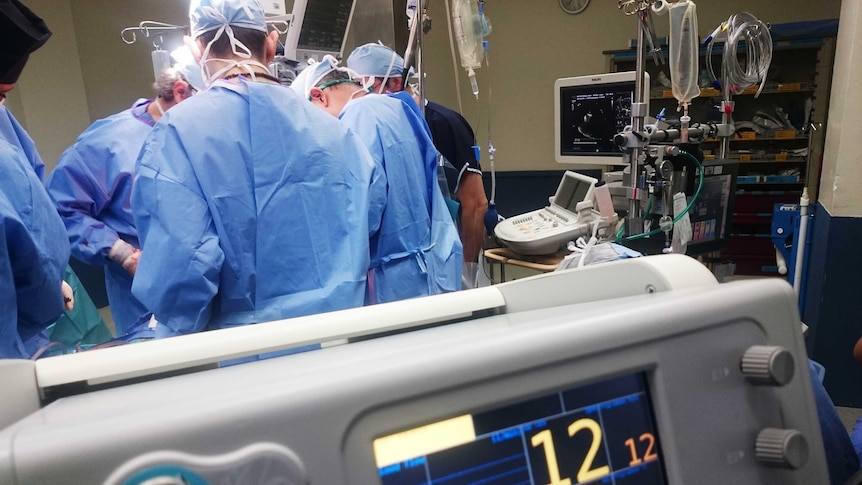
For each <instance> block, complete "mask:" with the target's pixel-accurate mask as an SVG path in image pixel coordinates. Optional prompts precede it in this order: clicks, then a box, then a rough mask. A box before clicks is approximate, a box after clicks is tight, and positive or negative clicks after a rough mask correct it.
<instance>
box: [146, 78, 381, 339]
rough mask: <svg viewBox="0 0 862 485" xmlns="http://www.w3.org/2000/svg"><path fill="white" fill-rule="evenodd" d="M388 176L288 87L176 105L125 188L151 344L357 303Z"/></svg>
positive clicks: (233, 91)
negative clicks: (138, 246) (138, 244)
mask: <svg viewBox="0 0 862 485" xmlns="http://www.w3.org/2000/svg"><path fill="white" fill-rule="evenodd" d="M384 201H385V175H384V174H383V173H382V171H380V170H379V169H378V168H377V167H376V165H375V164H374V162H373V160H372V159H371V158H370V156H369V154H368V151H367V150H366V149H365V148H364V147H363V146H362V145H361V143H360V142H359V140H357V139H356V137H355V136H354V135H352V134H350V133H349V132H347V130H346V129H345V128H344V127H343V125H342V124H341V123H339V122H338V121H337V120H336V119H335V118H333V117H332V116H329V115H327V114H326V113H325V112H323V111H321V110H320V109H319V108H316V107H315V106H313V105H312V104H311V103H309V102H308V101H306V100H305V99H302V98H301V97H300V96H299V95H297V94H296V93H295V92H294V91H293V90H291V89H290V88H287V87H284V86H279V85H274V84H266V83H259V82H248V83H246V82H245V81H244V80H243V81H242V82H225V81H220V82H217V83H215V84H214V85H213V86H212V87H210V88H209V89H207V90H206V91H203V92H201V93H199V94H197V95H196V96H194V97H192V98H190V99H188V100H186V101H183V102H182V103H180V104H179V105H177V106H176V107H174V108H172V109H171V110H170V111H169V112H168V113H167V115H166V116H165V117H163V118H162V119H161V120H160V121H159V123H158V124H157V125H156V127H155V128H154V129H153V131H152V133H151V134H150V136H149V137H148V138H147V141H146V143H145V145H144V149H143V151H142V152H141V156H140V159H139V161H138V173H137V176H136V178H135V184H134V187H133V189H132V208H133V211H134V213H135V221H136V222H137V227H138V232H139V234H140V237H141V241H142V243H143V252H142V253H141V260H140V263H139V264H138V271H137V273H136V275H135V281H134V284H133V286H132V291H133V293H134V294H135V296H137V297H138V299H140V300H141V301H142V302H144V304H145V305H147V307H148V308H150V309H152V310H153V313H154V314H155V317H156V319H157V320H158V322H159V325H158V326H157V327H156V334H157V336H158V337H166V336H171V335H178V334H187V333H192V332H198V331H201V330H205V329H217V328H224V327H232V326H238V325H245V324H250V323H257V322H263V321H270V320H276V319H281V318H288V317H296V316H302V315H309V314H313V313H320V312H326V311H332V310H340V309H345V308H351V307H356V306H361V305H362V304H363V303H364V297H365V291H366V273H367V269H368V265H369V260H370V253H369V238H370V235H371V234H372V233H373V232H374V231H375V230H376V229H377V225H378V224H379V220H380V217H381V213H382V210H383V204H384Z"/></svg>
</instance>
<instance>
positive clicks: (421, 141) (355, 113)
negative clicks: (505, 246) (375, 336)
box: [291, 56, 463, 303]
mask: <svg viewBox="0 0 862 485" xmlns="http://www.w3.org/2000/svg"><path fill="white" fill-rule="evenodd" d="M337 62H338V61H336V60H335V58H334V57H332V56H326V57H324V59H323V61H322V62H320V63H317V64H313V65H311V66H309V67H307V68H306V69H304V70H303V71H302V72H301V73H300V74H299V76H297V79H296V80H295V81H294V82H293V84H291V87H292V88H293V89H294V90H296V91H297V92H298V93H300V94H301V95H302V96H305V97H306V98H308V99H310V100H311V102H312V103H313V104H315V105H317V106H318V107H320V108H322V109H323V110H324V111H326V112H328V113H329V114H331V115H332V116H337V117H338V118H339V119H340V120H341V121H342V122H343V123H344V124H345V125H346V126H347V127H348V128H349V129H350V130H351V131H353V132H354V133H356V134H357V136H358V137H359V138H360V139H361V140H362V142H363V143H364V144H365V146H366V147H367V148H368V150H369V152H371V156H372V157H373V158H374V160H375V161H376V162H378V163H379V164H380V166H382V167H383V169H384V171H385V172H386V180H387V188H388V190H387V202H386V209H385V210H384V211H383V221H382V223H381V225H380V232H379V233H378V234H377V235H375V238H374V240H373V242H372V247H371V254H372V262H371V266H372V269H373V272H372V274H373V287H374V291H373V293H372V295H371V296H372V299H371V302H372V303H385V302H390V301H396V300H403V299H406V298H413V297H418V296H427V295H434V294H438V293H443V292H448V291H455V290H458V289H460V287H461V283H460V278H461V262H462V258H463V256H462V249H461V241H460V240H459V239H458V232H457V230H456V229H455V224H454V223H453V222H452V217H451V216H450V214H449V211H448V209H447V207H446V202H445V201H444V200H443V195H442V194H441V193H440V188H439V187H438V185H437V149H436V148H434V144H433V142H432V141H431V134H430V132H429V131H428V126H427V125H426V124H425V121H424V120H423V119H422V116H421V113H419V111H418V109H417V108H416V105H415V103H414V102H413V100H412V99H410V98H407V99H406V100H402V99H397V98H394V97H389V96H380V95H377V94H368V92H367V91H366V90H365V89H363V88H362V86H361V85H360V83H359V82H357V81H356V80H354V79H353V78H352V77H351V74H350V73H348V72H347V71H346V70H345V69H343V68H339V67H338V63H337Z"/></svg>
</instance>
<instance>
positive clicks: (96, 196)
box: [46, 99, 155, 336]
mask: <svg viewBox="0 0 862 485" xmlns="http://www.w3.org/2000/svg"><path fill="white" fill-rule="evenodd" d="M149 103H150V101H149V100H146V99H140V100H138V101H136V102H135V104H134V105H133V106H132V107H131V108H130V109H127V110H125V111H121V112H120V113H117V114H115V115H112V116H109V117H107V118H104V119H101V120H99V121H96V122H95V123H93V124H92V125H90V127H89V128H87V129H86V130H84V132H83V133H81V135H80V136H79V137H78V139H77V140H76V141H75V144H74V145H72V146H71V147H69V148H68V149H66V151H65V152H63V154H62V155H60V160H59V161H58V162H57V167H56V168H55V169H54V170H53V171H52V172H51V175H50V176H49V177H48V182H47V183H46V185H47V188H48V193H49V194H50V195H51V198H52V199H53V200H54V203H55V204H56V206H57V210H58V211H59V212H60V216H61V217H62V218H63V222H64V223H65V224H66V230H67V231H68V232H69V242H70V244H71V246H72V255H73V256H74V257H75V258H77V259H79V260H81V261H83V262H85V263H87V264H92V265H103V266H104V267H105V290H106V292H107V294H108V301H109V303H110V305H111V315H112V316H113V318H114V325H115V327H116V331H117V335H118V336H122V335H126V334H129V333H133V332H136V331H138V330H143V329H145V328H146V327H147V324H148V323H149V319H150V315H151V313H150V312H149V310H147V308H146V307H145V306H144V305H143V304H142V303H141V302H140V301H138V299H137V298H135V297H134V296H133V295H132V275H130V274H129V273H128V271H126V270H125V269H123V267H122V265H120V264H119V263H116V262H114V261H111V260H110V259H108V253H109V252H110V251H111V246H112V245H113V244H114V243H115V242H116V241H117V239H122V240H123V241H126V242H127V243H129V244H131V245H132V246H135V247H137V248H139V247H140V243H139V242H138V231H137V230H136V229H135V220H134V216H133V215H132V208H131V204H130V198H131V194H132V181H133V179H134V175H135V162H136V160H137V158H138V153H139V152H140V151H141V147H142V146H143V144H144V139H145V138H146V137H147V135H148V134H149V133H150V131H151V130H152V127H153V125H154V124H155V122H154V121H153V119H152V117H150V115H149V114H147V112H146V107H147V105H148V104H149Z"/></svg>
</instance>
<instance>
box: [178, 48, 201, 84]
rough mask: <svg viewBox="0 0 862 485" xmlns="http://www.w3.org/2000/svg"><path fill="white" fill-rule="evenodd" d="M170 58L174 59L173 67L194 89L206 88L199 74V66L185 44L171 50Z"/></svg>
mask: <svg viewBox="0 0 862 485" xmlns="http://www.w3.org/2000/svg"><path fill="white" fill-rule="evenodd" d="M171 58H173V60H174V65H173V67H174V69H176V70H177V71H178V72H179V73H180V74H182V75H183V77H184V78H185V80H186V81H187V82H188V83H189V84H191V86H192V87H193V88H194V89H195V90H196V91H203V90H204V89H206V87H207V86H206V84H205V83H204V79H203V76H201V68H200V66H198V64H197V62H195V58H194V56H193V55H192V51H190V50H189V48H188V47H186V46H180V47H178V48H177V49H174V50H173V51H172V52H171Z"/></svg>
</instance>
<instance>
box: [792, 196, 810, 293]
mask: <svg viewBox="0 0 862 485" xmlns="http://www.w3.org/2000/svg"><path fill="white" fill-rule="evenodd" d="M808 202H809V201H808V187H805V188H803V189H802V197H801V198H800V199H799V234H798V235H797V238H796V264H795V265H794V267H793V291H795V292H796V296H797V297H799V290H800V288H801V287H802V263H803V262H804V261H803V260H804V259H805V239H806V233H807V232H808Z"/></svg>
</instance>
